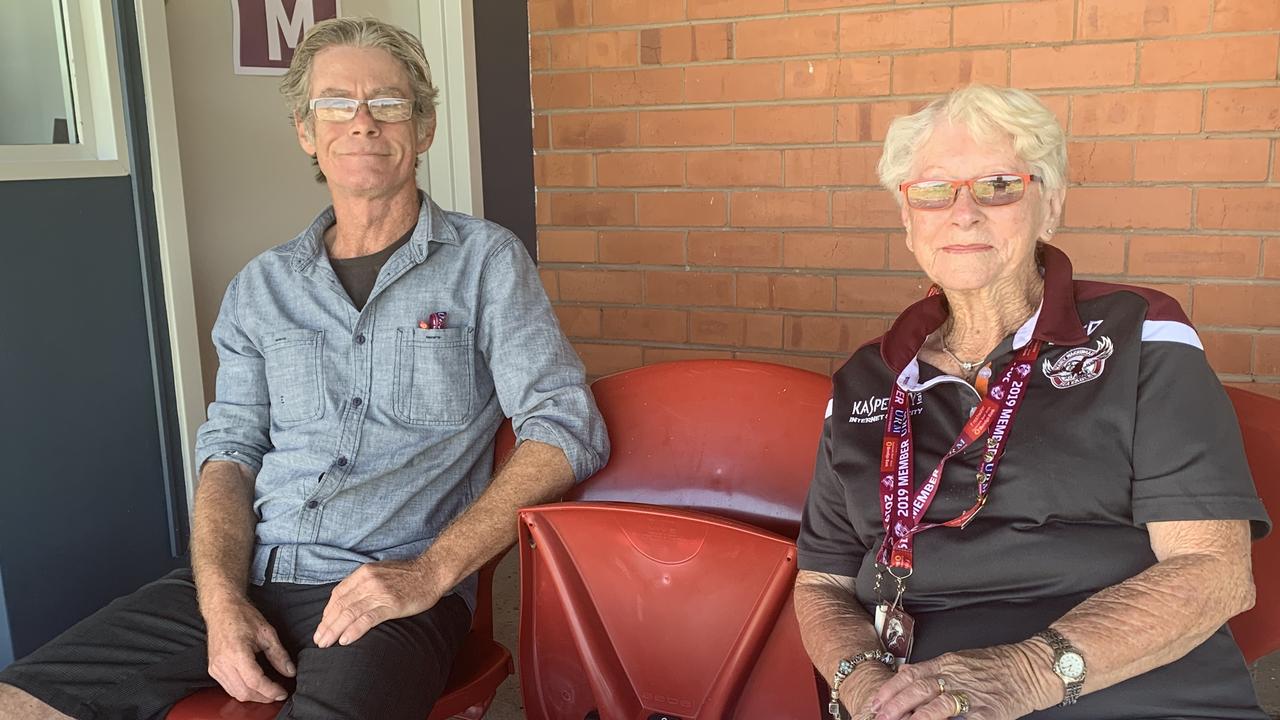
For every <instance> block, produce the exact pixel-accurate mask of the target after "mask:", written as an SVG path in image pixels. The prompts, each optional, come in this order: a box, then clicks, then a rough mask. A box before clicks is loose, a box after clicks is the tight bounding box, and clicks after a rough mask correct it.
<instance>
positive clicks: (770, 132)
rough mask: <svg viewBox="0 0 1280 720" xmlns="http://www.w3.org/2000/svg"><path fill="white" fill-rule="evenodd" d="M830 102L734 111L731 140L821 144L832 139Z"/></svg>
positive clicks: (832, 115)
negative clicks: (826, 103)
mask: <svg viewBox="0 0 1280 720" xmlns="http://www.w3.org/2000/svg"><path fill="white" fill-rule="evenodd" d="M834 118H835V113H834V112H833V111H832V108H831V106H830V105H776V106H773V105H771V106H762V107H740V108H737V109H736V110H734V132H733V139H734V142H739V143H821V142H831V141H832V140H834V139H835V120H834Z"/></svg>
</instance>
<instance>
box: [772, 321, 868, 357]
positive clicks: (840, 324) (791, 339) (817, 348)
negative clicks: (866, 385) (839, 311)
mask: <svg viewBox="0 0 1280 720" xmlns="http://www.w3.org/2000/svg"><path fill="white" fill-rule="evenodd" d="M883 332H884V321H883V320H880V319H878V318H858V317H832V316H829V315H798V316H797V315H791V316H788V317H787V319H786V321H785V323H784V325H783V346H784V347H785V348H786V349H788V350H807V351H811V352H839V353H848V352H852V351H853V350H855V349H857V348H858V346H860V345H862V344H863V343H865V342H866V341H868V340H871V339H873V338H875V337H877V336H879V335H880V334H881V333H883Z"/></svg>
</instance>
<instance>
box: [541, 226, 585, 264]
mask: <svg viewBox="0 0 1280 720" xmlns="http://www.w3.org/2000/svg"><path fill="white" fill-rule="evenodd" d="M538 260H539V261H542V262H578V263H582V262H595V260H596V233H595V231H594V230H538Z"/></svg>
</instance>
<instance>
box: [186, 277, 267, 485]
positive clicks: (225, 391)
mask: <svg viewBox="0 0 1280 720" xmlns="http://www.w3.org/2000/svg"><path fill="white" fill-rule="evenodd" d="M239 281H240V278H239V276H236V277H235V278H233V279H232V280H231V284H230V285H229V286H228V287H227V293H226V295H225V296H224V297H223V299H222V308H221V309H220V310H219V311H218V320H217V322H215V323H214V326H213V345H214V348H215V349H216V350H217V351H218V376H217V389H216V391H215V395H214V401H213V402H212V403H210V404H209V419H208V420H206V421H205V423H204V424H203V425H201V426H200V430H199V431H198V432H197V433H196V467H197V468H201V467H203V466H204V464H205V462H207V461H209V460H230V461H232V462H238V463H240V464H242V465H245V466H247V467H249V468H250V469H251V470H253V471H254V472H255V473H256V472H257V471H258V470H260V469H262V458H263V456H264V455H266V454H267V451H268V450H270V449H271V434H270V426H271V396H270V394H269V393H268V392H267V378H266V369H265V365H264V362H263V359H262V353H261V352H259V351H258V348H257V346H256V345H255V344H254V343H253V341H252V340H251V339H250V337H249V335H248V334H247V333H246V332H245V331H244V328H243V327H242V326H241V324H240V317H239V307H238V301H239V297H238V287H239Z"/></svg>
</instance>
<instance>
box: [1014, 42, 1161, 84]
mask: <svg viewBox="0 0 1280 720" xmlns="http://www.w3.org/2000/svg"><path fill="white" fill-rule="evenodd" d="M1011 53H1012V54H1011V55H1010V60H1009V65H1010V82H1011V84H1012V85H1013V86H1014V87H1020V88H1055V87H1097V86H1100V85H1131V84H1133V75H1134V69H1135V67H1136V64H1137V45H1135V44H1134V43H1111V44H1107V45H1061V46H1055V47H1037V48H1023V49H1015V50H1012V51H1011Z"/></svg>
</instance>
